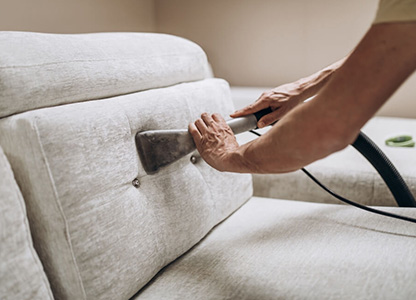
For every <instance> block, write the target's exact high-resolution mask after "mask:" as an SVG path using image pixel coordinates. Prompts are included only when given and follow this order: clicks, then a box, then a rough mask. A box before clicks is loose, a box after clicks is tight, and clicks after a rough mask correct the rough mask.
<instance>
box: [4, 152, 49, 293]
mask: <svg viewBox="0 0 416 300" xmlns="http://www.w3.org/2000/svg"><path fill="white" fill-rule="evenodd" d="M0 299H2V300H8V299H10V300H11V299H22V300H23V299H27V300H29V299H30V300H32V299H39V300H43V299H53V297H52V292H51V290H50V287H49V282H48V280H47V278H46V275H45V273H44V271H43V267H42V264H41V263H40V260H39V257H38V255H37V254H36V251H35V249H34V248H33V243H32V237H31V235H30V229H29V224H28V221H27V217H26V209H25V203H24V201H23V198H22V195H21V193H20V190H19V187H18V186H17V184H16V181H15V179H14V177H13V172H12V170H11V168H10V165H9V162H8V161H7V158H6V156H5V155H4V153H3V150H2V148H1V147H0Z"/></svg>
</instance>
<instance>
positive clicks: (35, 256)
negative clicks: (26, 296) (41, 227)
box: [8, 165, 53, 299]
mask: <svg viewBox="0 0 416 300" xmlns="http://www.w3.org/2000/svg"><path fill="white" fill-rule="evenodd" d="M8 169H9V170H10V171H11V172H12V174H13V171H12V169H11V168H10V166H9V165H8ZM15 183H16V182H15ZM14 192H15V194H16V196H17V199H18V201H17V202H18V203H19V207H20V213H21V214H22V215H23V217H22V219H23V227H24V231H25V240H26V243H27V246H28V248H29V251H30V254H31V256H32V260H33V262H34V263H35V265H36V267H37V269H38V273H39V274H38V275H39V276H41V277H42V282H43V283H44V285H43V286H42V287H41V288H45V289H46V292H47V294H48V295H49V299H53V295H52V291H51V288H50V284H49V281H48V279H47V278H46V274H45V271H44V270H43V265H42V263H41V262H40V259H39V257H38V253H37V252H36V251H35V248H34V247H33V241H32V235H31V233H30V226H29V222H28V220H27V214H26V207H25V205H24V200H23V196H22V194H21V193H20V190H19V189H18V187H17V184H15V186H14Z"/></svg>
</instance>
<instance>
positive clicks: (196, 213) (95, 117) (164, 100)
mask: <svg viewBox="0 0 416 300" xmlns="http://www.w3.org/2000/svg"><path fill="white" fill-rule="evenodd" d="M232 110H233V105H232V101H231V97H230V93H229V87H228V84H227V83H226V82H225V81H223V80H219V79H207V80H203V81H199V82H193V83H184V84H178V85H175V86H172V87H167V88H163V89H152V90H148V91H143V92H139V93H133V94H128V95H124V96H118V97H113V98H108V99H103V100H95V101H88V102H80V103H74V104H68V105H62V106H56V107H51V108H44V109H38V110H34V111H30V112H25V113H21V114H17V115H13V116H10V117H8V118H5V119H2V120H0V141H1V143H2V146H3V147H4V149H5V152H6V153H7V155H8V156H9V158H10V163H11V165H12V167H13V169H14V171H15V174H16V180H17V181H18V183H19V185H20V186H21V187H22V193H23V195H24V198H25V201H26V202H27V209H28V217H29V220H30V222H31V227H32V231H33V236H34V238H33V239H34V243H35V247H36V249H37V250H38V253H39V256H40V258H41V260H42V262H43V264H44V266H45V271H46V273H47V275H48V277H49V278H50V282H51V287H52V290H53V292H54V295H55V297H56V298H58V299H77V300H78V299H126V298H129V297H131V296H132V295H133V294H135V293H136V292H137V291H138V290H139V289H140V288H141V287H142V286H143V285H145V284H146V283H147V282H148V281H149V280H150V279H151V278H152V277H153V276H154V275H155V274H156V273H157V272H158V271H159V270H160V269H161V268H162V267H163V266H165V265H166V264H168V263H170V262H171V261H173V260H174V259H176V258H177V257H178V256H180V255H181V254H183V253H184V252H185V251H187V250H188V249H189V248H191V247H192V246H193V245H195V243H197V242H198V241H199V240H200V239H201V238H203V237H204V236H205V235H206V234H207V232H208V231H209V230H211V228H212V227H213V226H214V225H216V224H217V223H218V222H221V221H222V220H223V219H224V218H226V217H227V216H228V215H230V214H231V213H232V212H233V211H235V210H236V209H237V208H238V207H240V206H241V205H242V204H243V203H244V202H245V201H247V200H248V199H249V198H250V196H251V195H252V182H251V176H250V175H240V174H231V173H220V172H217V171H215V170H213V169H212V168H211V167H209V166H208V165H207V164H206V163H205V162H203V161H202V160H201V159H200V160H199V161H198V162H197V163H196V164H192V163H191V162H190V156H191V155H188V156H186V157H184V158H182V159H180V160H179V161H177V162H175V163H173V164H172V165H170V166H168V167H165V168H164V169H161V170H160V171H159V172H158V173H157V174H155V175H152V176H149V175H147V174H146V173H145V172H144V170H143V168H142V165H141V163H140V160H139V158H138V155H137V151H136V146H135V142H134V136H135V134H136V133H137V132H141V131H145V130H150V129H152V130H157V129H183V128H187V126H188V123H189V122H191V121H193V120H195V119H196V118H197V117H199V116H200V114H201V113H202V112H204V111H208V112H211V113H213V112H220V113H222V114H224V115H228V114H229V113H230V112H232ZM135 178H137V179H138V180H139V182H140V187H138V188H135V187H134V186H133V184H132V181H133V180H134V179H135Z"/></svg>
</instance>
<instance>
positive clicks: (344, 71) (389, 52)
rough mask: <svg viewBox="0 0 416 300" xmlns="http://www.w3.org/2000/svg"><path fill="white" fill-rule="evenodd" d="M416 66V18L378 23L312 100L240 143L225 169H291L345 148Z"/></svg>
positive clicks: (243, 170)
mask: <svg viewBox="0 0 416 300" xmlns="http://www.w3.org/2000/svg"><path fill="white" fill-rule="evenodd" d="M415 69H416V23H399V24H379V25H375V26H373V27H372V28H371V30H370V31H369V32H368V33H367V35H366V36H365V37H364V39H363V40H362V41H361V42H360V44H359V45H358V46H357V48H356V50H355V51H354V52H353V53H352V54H351V56H350V57H349V58H348V60H347V61H346V62H345V63H344V64H343V65H342V67H341V68H339V69H338V71H337V72H336V74H335V75H334V76H333V78H331V80H330V81H329V82H328V83H327V84H326V85H325V87H324V89H323V90H322V91H321V92H320V93H319V94H318V96H317V97H316V98H315V99H314V100H313V101H310V102H308V103H305V104H304V105H302V106H300V107H297V108H295V109H294V110H292V111H291V112H290V113H289V114H288V115H287V116H286V117H285V118H283V119H282V120H281V121H280V122H278V123H277V124H276V125H275V126H273V128H272V129H271V130H269V131H268V132H267V133H266V134H265V135H263V136H262V137H260V138H258V139H256V140H254V141H253V142H251V143H248V144H246V145H243V146H241V147H239V148H238V149H237V151H235V152H234V153H232V154H231V155H230V156H229V159H230V162H231V163H230V164H228V163H225V166H226V167H225V170H226V171H235V172H247V173H281V172H289V171H293V170H296V169H299V168H301V167H303V166H305V165H307V164H309V163H311V162H313V161H315V160H317V159H320V158H323V157H325V156H327V155H329V154H331V153H333V152H335V151H337V150H340V149H342V148H344V147H346V146H347V145H348V144H350V143H352V142H353V141H354V139H355V137H356V136H357V134H358V132H359V130H360V128H361V127H362V126H363V125H364V124H365V123H366V122H367V121H368V119H369V118H371V117H372V116H373V115H374V114H375V112H376V111H377V110H378V109H379V108H380V107H381V106H382V105H383V104H384V103H385V102H386V101H387V99H388V98H389V97H390V96H391V95H392V94H393V92H394V91H395V90H396V89H397V88H398V87H399V86H400V85H401V83H402V82H404V81H405V80H406V78H407V77H408V76H409V75H410V74H411V73H412V72H413V71H414V70H415Z"/></svg>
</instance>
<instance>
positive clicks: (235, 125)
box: [227, 107, 272, 134]
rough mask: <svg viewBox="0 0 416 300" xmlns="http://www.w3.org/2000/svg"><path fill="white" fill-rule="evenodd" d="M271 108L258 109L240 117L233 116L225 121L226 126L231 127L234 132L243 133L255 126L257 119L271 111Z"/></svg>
mask: <svg viewBox="0 0 416 300" xmlns="http://www.w3.org/2000/svg"><path fill="white" fill-rule="evenodd" d="M271 112H272V110H271V108H270V107H269V108H266V109H263V110H260V111H258V112H256V113H254V114H252V115H248V116H244V117H241V118H235V119H231V120H229V121H227V124H228V126H230V127H231V129H232V131H233V132H234V134H239V133H243V132H246V131H249V130H252V129H256V128H257V121H258V120H260V119H261V118H262V117H263V116H265V115H267V114H269V113H271Z"/></svg>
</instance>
